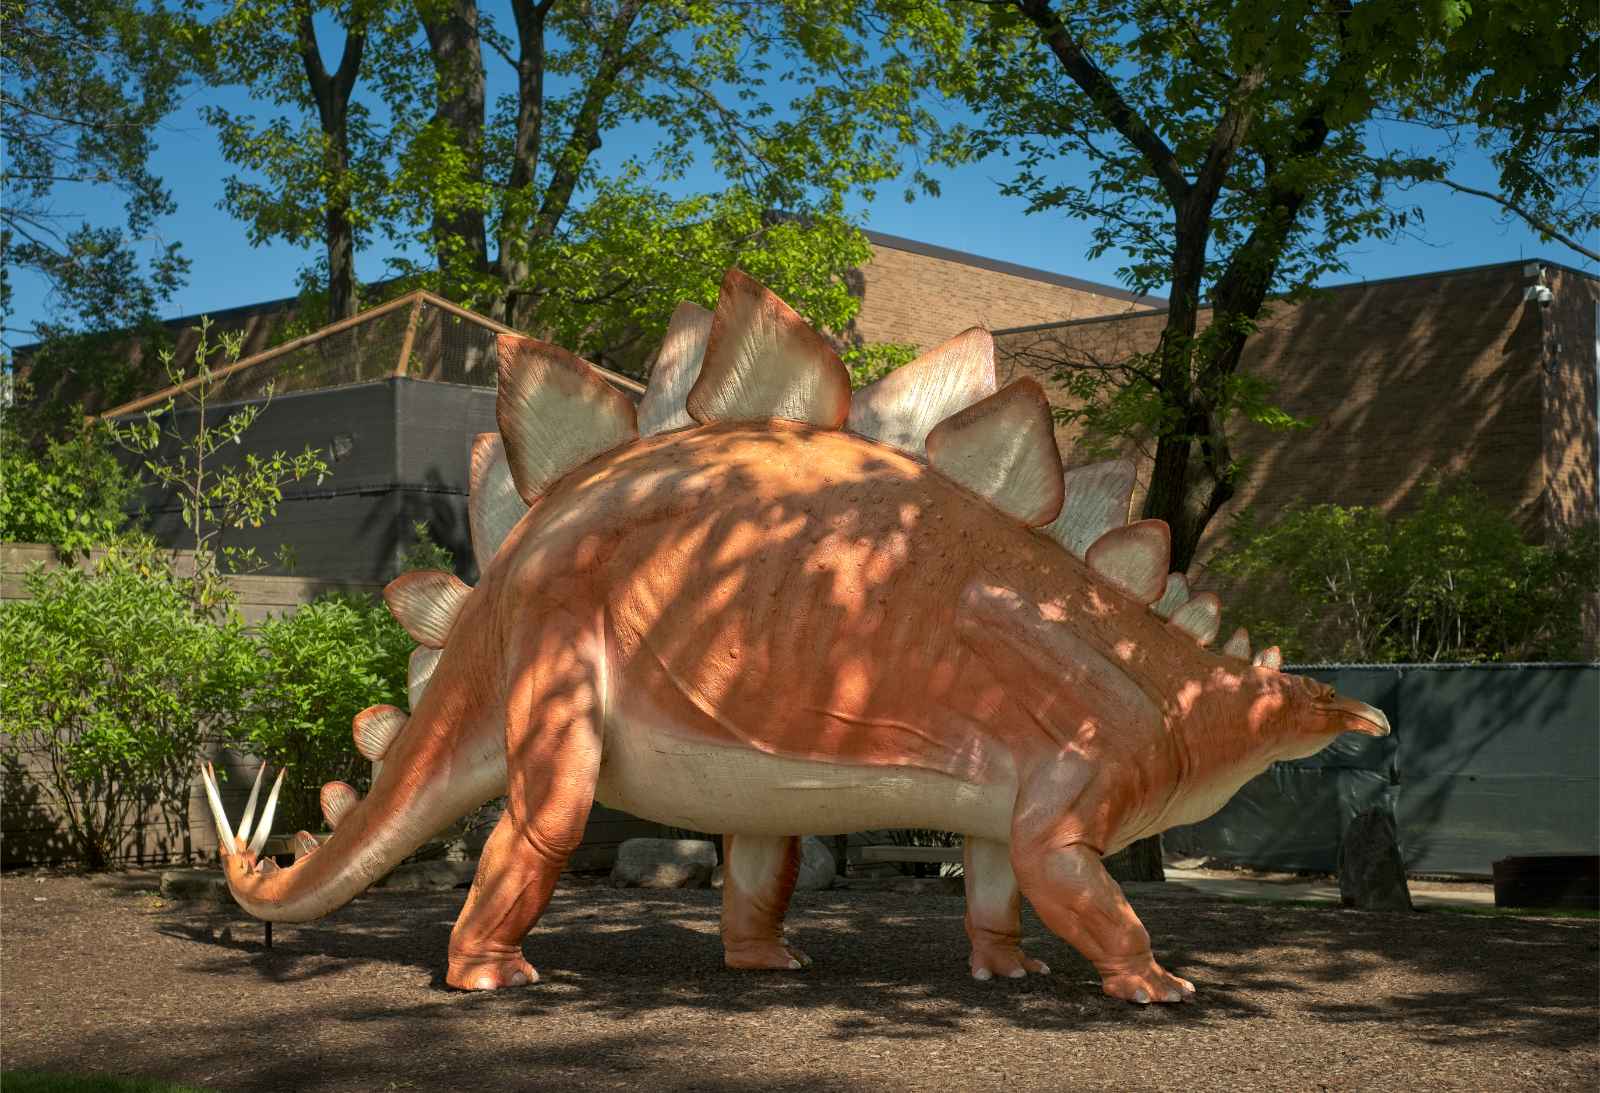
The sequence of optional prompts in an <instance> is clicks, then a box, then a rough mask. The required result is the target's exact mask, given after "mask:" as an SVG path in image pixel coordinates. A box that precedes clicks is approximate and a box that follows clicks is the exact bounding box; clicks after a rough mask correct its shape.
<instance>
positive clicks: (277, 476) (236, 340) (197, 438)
mask: <svg viewBox="0 0 1600 1093" xmlns="http://www.w3.org/2000/svg"><path fill="white" fill-rule="evenodd" d="M197 329H198V331H199V335H200V337H199V340H198V341H197V342H196V344H195V351H194V359H195V375H194V377H193V381H194V382H189V380H190V377H187V376H185V375H184V374H183V369H182V368H181V367H179V366H177V365H175V364H174V363H173V358H172V354H171V353H167V354H166V355H165V356H164V358H163V361H162V363H163V364H164V365H165V366H166V369H167V374H168V378H169V379H171V381H172V384H173V386H174V387H179V388H181V392H182V395H183V398H184V400H185V402H186V403H187V404H188V405H190V406H191V407H192V408H193V414H194V424H193V428H192V431H191V430H190V429H189V428H187V427H186V426H185V423H184V422H183V421H181V420H180V419H179V417H178V415H177V412H176V410H177V405H178V401H177V396H176V395H175V396H173V397H172V398H169V399H167V401H166V402H165V403H164V404H162V405H161V406H159V407H157V408H156V409H155V410H152V411H150V412H148V413H145V414H143V415H142V416H141V417H139V418H137V419H135V420H133V421H130V422H126V423H113V424H111V425H110V426H109V427H110V429H111V431H112V435H113V436H114V437H115V438H116V439H117V441H118V442H119V443H120V444H122V445H123V447H125V448H127V449H128V450H129V451H131V452H134V453H135V454H137V455H140V456H143V457H144V460H143V463H144V469H145V470H146V471H147V472H149V474H150V477H151V479H152V480H153V481H154V482H155V483H156V484H157V485H160V486H163V487H165V488H166V489H167V490H168V491H170V493H171V494H172V495H174V496H176V498H177V499H178V504H179V506H180V509H181V512H182V515H183V526H184V530H185V531H187V532H188V534H189V536H190V538H192V539H193V541H194V573H193V574H192V576H191V577H190V578H189V579H188V582H187V587H188V590H189V602H190V605H191V607H192V608H193V609H194V611H195V612H196V613H197V614H198V615H201V616H209V615H212V614H214V613H215V612H217V611H218V610H221V609H223V608H226V607H227V606H228V605H230V604H231V603H232V602H233V598H234V597H233V591H232V589H231V588H230V587H229V585H228V583H227V581H226V579H225V574H226V573H229V572H235V573H237V572H250V571H253V570H259V569H262V568H265V566H266V565H267V562H266V561H265V560H264V559H262V558H261V557H259V556H258V554H257V553H256V551H255V550H254V548H249V549H244V550H240V549H238V548H235V547H232V546H229V545H227V543H226V536H227V533H228V532H229V531H230V530H238V529H241V528H245V527H260V526H261V524H262V523H263V521H265V520H266V519H267V518H269V517H272V516H276V515H277V512H278V502H279V501H281V500H282V499H283V486H284V484H285V483H286V482H299V481H301V480H302V479H305V478H310V477H313V476H314V477H315V478H316V481H317V482H318V483H321V481H322V479H323V477H324V476H325V475H327V474H328V473H329V469H328V464H327V463H326V462H325V461H324V460H323V459H322V457H321V456H320V455H318V454H317V453H316V452H315V451H314V450H313V449H312V448H311V446H310V445H309V444H308V445H306V447H305V449H304V450H303V451H301V452H300V453H299V454H298V455H294V456H290V455H288V454H286V453H285V452H281V451H280V452H274V453H272V454H271V455H270V456H268V457H266V458H265V459H263V458H262V457H260V456H258V455H256V454H255V453H254V452H247V453H246V454H245V455H244V456H243V458H242V459H238V460H235V461H232V462H229V461H227V460H225V459H224V458H222V454H223V452H225V450H226V449H227V447H228V446H229V445H238V444H239V443H240V442H241V440H242V439H243V437H244V434H245V433H247V432H248V431H249V430H250V427H251V426H252V425H254V424H255V422H256V419H257V418H258V417H260V416H261V413H262V411H263V410H265V409H266V408H267V405H268V403H269V402H270V401H271V399H272V389H271V386H270V385H269V386H268V388H267V393H266V398H265V399H263V400H261V401H259V402H250V403H247V404H245V405H244V406H242V407H240V408H239V409H237V410H233V411H231V412H230V413H228V414H227V416H225V417H224V418H223V419H222V420H221V421H214V420H213V417H214V416H215V415H214V414H213V413H212V412H211V410H210V404H211V401H212V398H213V395H212V390H213V386H214V384H215V383H216V381H215V380H214V378H213V376H212V358H213V357H214V356H217V355H219V354H220V355H221V356H222V357H223V360H224V362H225V363H232V362H234V361H236V360H238V359H239V351H240V347H241V344H242V342H243V335H242V334H237V333H236V334H233V335H226V334H225V335H223V338H222V344H221V345H217V346H213V345H211V344H210V343H209V334H210V329H211V324H210V321H209V320H208V319H201V321H200V326H199V327H198V328H197ZM282 560H285V561H286V560H287V559H286V558H284V559H282Z"/></svg>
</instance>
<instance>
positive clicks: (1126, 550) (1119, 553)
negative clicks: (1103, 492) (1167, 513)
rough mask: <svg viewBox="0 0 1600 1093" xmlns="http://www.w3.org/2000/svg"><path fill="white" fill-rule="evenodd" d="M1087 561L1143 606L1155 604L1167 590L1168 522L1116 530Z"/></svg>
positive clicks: (1102, 538) (1096, 544)
mask: <svg viewBox="0 0 1600 1093" xmlns="http://www.w3.org/2000/svg"><path fill="white" fill-rule="evenodd" d="M1084 560H1085V561H1086V562H1087V563H1088V565H1089V568H1090V569H1092V570H1094V571H1095V572H1096V573H1098V574H1100V575H1101V576H1102V577H1104V578H1106V579H1107V580H1109V581H1110V582H1111V583H1112V584H1114V585H1116V586H1117V587H1118V588H1120V589H1122V590H1123V591H1124V592H1126V593H1127V594H1128V595H1130V596H1132V597H1133V598H1134V599H1136V600H1138V601H1139V602H1140V603H1145V604H1149V603H1154V602H1156V600H1157V599H1159V598H1160V597H1161V590H1162V589H1163V588H1165V587H1166V583H1167V565H1168V564H1169V563H1170V562H1171V561H1172V532H1171V530H1169V529H1168V527H1167V522H1166V521H1165V520H1140V521H1139V522H1138V523H1137V524H1129V525H1128V526H1127V527H1119V528H1112V529H1111V530H1110V531H1108V532H1106V533H1105V534H1104V535H1102V536H1100V538H1098V539H1096V540H1095V541H1094V544H1093V545H1092V546H1090V547H1089V550H1088V552H1087V554H1086V555H1085V558H1084Z"/></svg>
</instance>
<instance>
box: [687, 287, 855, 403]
mask: <svg viewBox="0 0 1600 1093" xmlns="http://www.w3.org/2000/svg"><path fill="white" fill-rule="evenodd" d="M685 407H686V409H687V410H688V411H689V416H690V417H692V418H693V419H694V420H695V421H698V422H700V423H701V424H704V423H706V422H708V421H761V420H765V419H768V418H782V419H784V420H786V421H799V422H804V423H805V424H808V425H815V426H817V427H819V428H822V429H837V428H839V427H840V426H842V425H843V424H844V422H845V418H846V416H848V415H849V413H850V373H849V371H848V370H847V369H846V368H845V366H844V364H843V362H842V361H840V360H839V354H837V353H835V352H834V351H833V346H831V345H829V344H828V341H827V339H826V338H824V337H823V336H822V335H821V334H818V333H817V332H816V331H815V330H812V329H811V327H810V326H809V325H807V323H806V321H805V320H804V319H802V318H801V317H800V316H799V315H798V314H796V313H795V310H794V309H793V308H792V307H790V306H789V305H788V304H786V303H784V302H783V301H782V300H780V299H778V297H777V295H776V294H775V293H773V292H772V291H771V290H770V289H768V288H767V287H766V286H765V285H763V284H761V283H760V282H759V281H757V280H755V278H753V277H750V276H749V275H748V274H746V273H744V272H742V271H740V270H737V269H730V270H729V271H728V272H727V275H726V276H724V277H723V279H722V291H721V293H720V294H719V295H718V296H717V309H716V311H715V312H713V313H712V316H711V332H710V334H709V335H708V337H707V338H706V351H705V359H704V360H703V361H702V362H701V364H700V374H699V376H697V377H696V378H695V381H694V386H693V387H691V388H690V389H689V396H688V399H687V400H686V403H685Z"/></svg>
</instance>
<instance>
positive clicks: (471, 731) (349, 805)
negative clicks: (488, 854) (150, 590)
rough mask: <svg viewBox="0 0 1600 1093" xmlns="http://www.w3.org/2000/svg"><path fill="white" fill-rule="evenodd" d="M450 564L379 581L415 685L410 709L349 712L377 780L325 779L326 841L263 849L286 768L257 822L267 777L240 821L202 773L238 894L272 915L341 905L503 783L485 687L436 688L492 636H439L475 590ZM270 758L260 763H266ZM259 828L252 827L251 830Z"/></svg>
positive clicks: (290, 918)
mask: <svg viewBox="0 0 1600 1093" xmlns="http://www.w3.org/2000/svg"><path fill="white" fill-rule="evenodd" d="M471 594H472V589H470V588H468V587H467V586H466V585H465V584H463V583H462V582H461V581H459V580H457V579H456V578H455V577H454V576H452V575H450V574H447V573H439V572H431V571H419V572H412V573H407V574H405V575H403V576H401V577H400V578H398V579H396V580H395V581H393V582H392V583H391V584H390V585H389V587H388V588H386V589H385V590H384V597H385V599H387V600H388V602H389V607H390V610H391V611H393V613H394V615H395V617H396V618H397V619H399V620H400V622H401V624H402V625H403V626H405V628H406V629H407V630H408V631H409V632H410V633H411V634H412V636H413V637H415V638H416V639H417V640H418V642H419V643H420V645H419V646H418V648H417V650H416V652H415V653H414V654H413V655H412V657H411V678H410V687H409V690H410V693H411V703H412V706H413V709H414V710H415V713H414V714H413V715H411V716H409V717H408V716H407V715H406V714H405V712H404V711H402V710H399V709H397V708H395V707H394V706H372V707H369V708H368V709H365V710H363V711H362V712H361V713H359V714H357V715H356V717H355V722H354V726H353V729H354V733H353V735H354V737H355V745H356V750H357V751H359V752H360V753H361V754H362V755H363V756H365V757H366V758H367V759H369V760H371V761H372V789H371V792H370V793H369V794H368V795H367V797H366V798H365V799H364V800H363V799H362V798H361V797H360V796H359V795H358V794H357V793H356V791H355V789H354V788H353V787H351V786H349V785H347V784H346V783H344V782H329V783H328V784H327V785H325V786H323V787H322V794H321V800H322V814H323V818H324V819H325V820H326V821H327V823H328V826H329V827H330V828H332V829H333V835H332V836H331V837H330V838H328V839H327V840H326V841H325V842H321V843H319V842H318V840H317V839H316V838H315V837H313V836H311V835H309V834H307V833H306V832H304V831H302V832H300V833H298V834H297V835H296V836H295V843H296V849H297V854H296V860H295V863H294V865H292V866H290V867H288V868H286V869H283V868H279V867H278V866H277V865H276V863H275V862H273V861H272V859H270V858H262V857H261V856H260V855H261V852H262V850H263V849H264V848H265V845H266V840H267V836H268V833H269V831H270V829H271V826H272V813H273V810H274V808H275V806H276V804H277V799H278V789H279V786H280V785H281V784H282V782H283V773H282V772H279V774H278V780H277V782H276V783H274V785H273V788H272V792H271V793H270V794H269V795H268V797H267V802H266V805H265V807H264V808H263V810H262V814H261V817H260V820H259V822H256V821H255V820H254V819H253V813H254V811H255V804H256V798H257V796H258V794H259V791H260V788H261V781H262V778H261V775H260V774H258V775H257V776H256V785H255V788H254V789H252V790H251V792H250V798H249V800H248V801H247V802H246V804H245V810H244V817H243V819H242V820H241V822H240V825H239V829H238V830H237V831H234V830H233V829H232V828H231V827H230V825H229V823H228V818H227V815H226V814H225V813H224V812H223V809H222V802H221V798H220V797H219V795H218V794H217V787H216V775H215V773H214V772H213V771H211V770H210V769H209V768H208V769H206V770H204V771H202V774H203V775H204V778H205V782H206V793H207V797H208V798H209V800H210V803H211V811H212V818H213V819H214V820H215V821H216V825H217V836H218V838H219V840H220V847H221V851H222V859H223V866H224V870H225V872H226V875H227V878H228V887H229V888H230V889H231V890H232V892H233V898H234V899H235V900H236V901H238V903H239V905H240V906H241V907H243V908H244V909H245V910H246V911H248V912H250V913H251V914H252V915H254V916H256V917H257V918H261V919H266V920H267V921H269V922H305V921H308V920H310V919H314V918H320V917H321V916H323V915H326V914H328V913H330V912H332V911H335V910H337V909H338V908H340V907H342V906H344V905H345V904H346V903H348V902H350V900H352V899H354V898H355V897H356V896H358V895H360V894H361V893H362V892H363V891H365V890H366V889H367V888H368V887H370V886H371V885H372V884H374V883H375V882H377V881H378V880H381V879H382V878H383V877H384V876H386V875H387V874H388V873H389V871H390V870H392V869H393V868H394V867H395V866H396V865H399V864H400V862H401V861H403V860H404V859H405V858H406V857H407V856H408V855H410V854H412V853H414V852H415V851H416V850H417V849H418V848H419V847H421V846H422V845H423V844H424V843H425V842H427V841H428V840H429V839H430V838H433V837H434V836H435V835H437V834H438V833H439V832H441V831H443V830H444V829H445V828H447V827H448V826H449V825H450V824H452V823H454V822H455V821H456V820H459V819H460V818H461V817H463V816H465V815H467V814H468V813H469V812H471V811H472V810H473V809H474V808H477V807H478V806H479V805H482V804H483V803H484V802H486V801H489V800H491V799H493V798H495V797H498V796H500V795H501V794H503V793H504V792H505V788H506V761H505V749H504V734H503V731H502V729H501V726H500V723H499V721H498V719H497V718H495V717H494V716H493V715H492V709H493V696H491V695H488V694H485V693H482V691H481V689H480V688H471V687H449V686H445V687H441V686H439V685H437V684H435V685H433V686H429V683H430V677H432V676H434V675H435V668H436V667H437V668H439V669H440V670H441V671H440V674H441V675H452V674H453V675H455V676H461V675H463V674H466V675H469V676H470V674H471V673H466V672H464V665H466V664H467V663H469V662H471V661H474V660H479V659H482V657H483V656H484V655H485V652H484V649H483V648H482V646H483V645H484V644H485V639H486V637H487V635H486V634H485V633H483V632H482V628H481V627H466V628H464V629H466V631H467V633H466V634H464V635H463V636H462V641H461V642H460V643H459V644H460V645H461V646H462V648H460V649H453V650H452V652H453V653H455V654H456V658H454V659H455V661H456V662H455V663H454V664H452V663H451V660H452V659H453V658H450V657H445V656H444V653H445V649H444V645H445V642H446V639H447V638H448V637H449V636H450V632H451V630H452V629H453V628H454V626H455V621H456V618H457V616H458V615H459V614H460V613H461V610H462V608H463V606H464V605H465V604H466V602H467V600H468V599H469V598H470V597H471ZM265 769H266V767H265V765H263V767H262V770H263V772H264V771H265ZM252 829H253V833H252Z"/></svg>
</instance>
